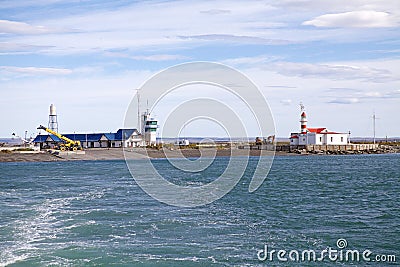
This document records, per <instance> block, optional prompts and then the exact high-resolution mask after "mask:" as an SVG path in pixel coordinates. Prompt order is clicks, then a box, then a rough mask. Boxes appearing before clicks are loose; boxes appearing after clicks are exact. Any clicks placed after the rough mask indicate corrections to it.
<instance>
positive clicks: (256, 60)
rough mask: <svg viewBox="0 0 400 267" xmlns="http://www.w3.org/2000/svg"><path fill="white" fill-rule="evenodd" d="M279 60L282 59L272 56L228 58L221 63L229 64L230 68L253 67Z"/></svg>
mask: <svg viewBox="0 0 400 267" xmlns="http://www.w3.org/2000/svg"><path fill="white" fill-rule="evenodd" d="M278 59H281V58H280V57H277V56H270V55H259V56H255V57H238V58H228V59H225V60H222V61H221V63H223V64H227V65H230V66H242V65H245V66H248V67H251V66H252V65H253V66H259V65H260V64H265V63H268V62H272V61H276V60H278Z"/></svg>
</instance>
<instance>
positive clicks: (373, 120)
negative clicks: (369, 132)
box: [372, 111, 376, 144]
mask: <svg viewBox="0 0 400 267" xmlns="http://www.w3.org/2000/svg"><path fill="white" fill-rule="evenodd" d="M375 121H376V116H375V111H374V115H372V124H373V127H374V144H375V133H376V130H375Z"/></svg>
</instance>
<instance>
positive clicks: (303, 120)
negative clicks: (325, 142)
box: [300, 103, 307, 134]
mask: <svg viewBox="0 0 400 267" xmlns="http://www.w3.org/2000/svg"><path fill="white" fill-rule="evenodd" d="M300 109H301V118H300V125H301V128H300V132H301V133H302V134H305V133H307V115H306V112H305V111H304V106H303V104H302V103H300Z"/></svg>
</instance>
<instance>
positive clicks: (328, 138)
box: [289, 103, 348, 146]
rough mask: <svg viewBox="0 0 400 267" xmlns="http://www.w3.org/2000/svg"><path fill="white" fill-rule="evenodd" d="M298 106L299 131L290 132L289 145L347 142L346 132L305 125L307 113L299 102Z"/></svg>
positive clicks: (340, 143)
mask: <svg viewBox="0 0 400 267" xmlns="http://www.w3.org/2000/svg"><path fill="white" fill-rule="evenodd" d="M300 108H301V115H300V132H298V133H291V134H290V137H289V140H290V145H291V146H303V145H346V144H347V138H348V134H347V133H338V132H333V131H330V130H328V129H327V128H325V127H319V128H310V127H307V115H306V112H305V111H304V110H305V109H304V105H303V104H302V103H300Z"/></svg>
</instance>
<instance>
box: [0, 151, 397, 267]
mask: <svg viewBox="0 0 400 267" xmlns="http://www.w3.org/2000/svg"><path fill="white" fill-rule="evenodd" d="M228 160H229V159H228V158H216V159H215V162H214V164H212V165H211V166H210V167H209V168H208V169H207V171H205V172H203V173H191V174H186V175H182V173H179V172H177V171H176V168H174V167H172V166H171V165H170V164H169V162H168V161H167V160H165V159H160V160H155V161H154V165H155V166H157V168H159V169H160V170H162V171H163V172H164V174H165V175H167V176H169V177H170V181H172V182H174V183H178V184H179V183H180V182H182V179H188V180H186V181H185V183H189V184H190V183H193V185H201V184H204V183H208V182H210V181H211V180H212V179H214V178H215V177H218V175H219V174H220V173H221V170H223V168H224V166H226V164H227V162H228ZM256 163H257V157H254V158H250V162H249V166H248V169H247V171H246V173H245V175H244V177H243V178H242V179H241V180H240V181H239V183H238V184H237V185H236V187H235V188H234V189H233V190H232V191H231V192H230V193H229V194H227V195H225V196H224V197H223V198H221V199H219V200H217V201H215V202H213V203H211V204H209V205H206V206H202V207H198V208H178V207H173V206H168V205H166V204H163V203H160V202H158V201H157V200H155V199H153V198H151V197H150V196H148V195H147V194H146V193H145V192H144V191H142V190H141V188H140V187H138V185H137V184H136V183H135V181H134V179H133V178H132V177H131V174H130V173H129V171H128V169H127V167H126V164H125V162H124V161H75V162H72V161H71V162H36V163H35V162H28V163H0V214H1V215H0V266H288V265H295V266H321V265H322V263H321V262H318V260H315V261H313V260H312V259H311V260H307V259H304V260H303V261H302V259H301V253H302V251H304V250H314V251H316V253H317V256H320V252H321V251H323V250H324V249H328V248H331V249H336V250H339V248H338V244H337V242H338V240H339V239H340V240H342V241H343V239H344V240H345V241H346V243H347V246H346V247H345V248H343V250H344V249H352V250H358V251H359V252H360V255H361V253H363V251H365V250H370V251H371V253H372V254H371V256H370V259H372V257H373V256H375V255H395V256H396V258H395V259H396V262H395V263H392V265H393V266H398V265H399V264H400V241H399V240H400V208H399V207H400V204H399V203H400V196H399V195H400V155H399V154H392V155H354V156H350V155H349V156H282V157H276V158H275V160H274V163H273V166H272V168H271V171H270V173H269V175H268V177H267V179H266V180H265V182H264V183H263V185H262V186H261V187H260V188H259V189H258V190H257V191H255V192H254V193H249V192H248V185H249V182H250V179H251V176H252V171H253V169H254V166H255V165H256ZM137 164H141V161H140V160H138V161H137ZM188 175H189V176H188ZM183 177H185V178H183ZM265 248H267V250H268V251H267V253H268V257H264V256H265V255H264V254H265V252H266V251H265ZM272 250H276V251H278V250H284V251H286V255H285V257H283V258H282V257H281V259H278V258H277V254H276V253H275V254H272V257H270V256H271V254H270V253H271V251H272ZM292 250H295V251H297V252H298V253H300V257H299V258H300V259H299V261H296V259H295V256H296V254H295V253H292V254H291V256H293V257H294V260H293V259H289V256H288V254H289V252H290V251H292ZM342 252H343V251H342ZM281 256H282V255H281ZM325 256H326V255H325ZM285 259H286V261H285ZM373 260H375V258H374V259H373ZM323 263H324V265H327V266H337V265H341V266H348V265H354V266H365V265H371V266H386V265H390V263H388V262H386V263H382V262H380V263H377V262H372V261H371V262H365V261H363V259H360V260H359V261H356V260H352V261H350V259H349V260H347V261H346V260H345V259H342V260H341V261H340V260H336V262H335V261H333V260H330V259H329V258H328V257H325V258H324V260H323Z"/></svg>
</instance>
